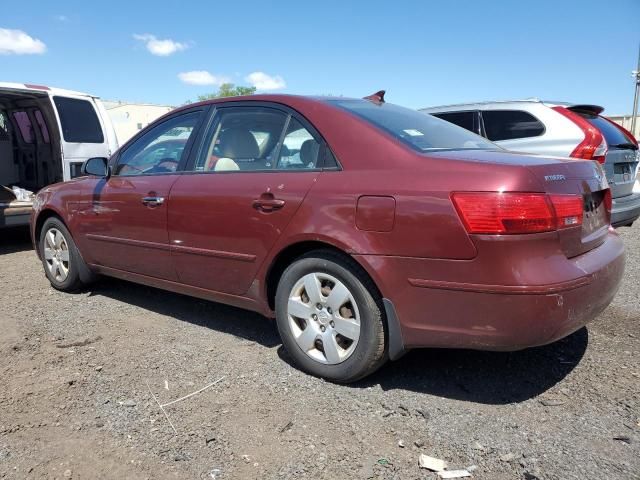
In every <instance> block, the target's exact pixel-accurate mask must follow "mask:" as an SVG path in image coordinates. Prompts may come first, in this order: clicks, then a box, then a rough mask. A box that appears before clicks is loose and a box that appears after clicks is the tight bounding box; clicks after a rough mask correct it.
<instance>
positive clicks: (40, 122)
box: [34, 110, 49, 143]
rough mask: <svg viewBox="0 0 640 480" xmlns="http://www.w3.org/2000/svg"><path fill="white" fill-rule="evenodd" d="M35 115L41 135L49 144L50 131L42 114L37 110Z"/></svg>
mask: <svg viewBox="0 0 640 480" xmlns="http://www.w3.org/2000/svg"><path fill="white" fill-rule="evenodd" d="M34 115H35V117H36V123H37V124H38V127H40V133H41V134H42V139H43V140H44V143H49V129H48V128H47V123H46V122H45V121H44V117H43V116H42V112H41V111H40V110H36V111H35V113H34Z"/></svg>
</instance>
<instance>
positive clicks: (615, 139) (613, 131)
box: [574, 110, 633, 148]
mask: <svg viewBox="0 0 640 480" xmlns="http://www.w3.org/2000/svg"><path fill="white" fill-rule="evenodd" d="M574 111H575V110H574ZM575 113H577V114H578V115H580V116H581V117H582V118H584V119H585V120H586V121H587V122H589V123H590V124H591V125H593V126H594V127H596V128H597V129H598V130H600V133H602V136H603V137H604V139H605V141H606V142H607V145H608V146H609V147H614V148H615V147H618V146H628V145H629V144H633V141H632V140H631V139H630V138H629V137H628V136H627V135H626V134H625V133H624V132H623V131H622V130H620V129H619V128H617V127H616V126H615V125H613V124H612V123H611V122H609V121H608V120H607V119H606V118H602V117H601V116H600V115H594V114H592V113H587V112H580V111H575Z"/></svg>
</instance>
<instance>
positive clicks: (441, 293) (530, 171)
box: [31, 93, 624, 382]
mask: <svg viewBox="0 0 640 480" xmlns="http://www.w3.org/2000/svg"><path fill="white" fill-rule="evenodd" d="M167 142H169V143H167ZM171 145H179V146H180V148H178V149H172V150H171V152H167V151H166V148H165V147H166V146H171ZM157 146H159V148H156V147H157ZM84 172H85V174H86V176H85V177H82V178H77V179H75V180H72V181H70V182H66V183H64V184H58V185H52V186H49V187H47V188H45V189H43V190H42V191H40V192H39V193H38V196H37V199H36V202H35V207H34V212H33V217H32V222H31V230H32V236H33V240H34V244H35V246H36V250H37V252H38V254H39V256H40V258H41V259H42V263H43V266H44V270H45V273H46V275H47V277H48V279H49V281H50V282H51V284H52V285H53V286H54V287H55V288H57V289H59V290H63V291H71V290H76V289H78V288H80V287H82V286H83V285H84V284H87V283H88V282H90V281H91V280H93V279H94V278H95V277H96V275H100V274H101V275H109V276H113V277H118V278H121V279H125V280H130V281H134V282H138V283H143V284H146V285H151V286H153V287H158V288H164V289H167V290H171V291H174V292H180V293H183V294H187V295H192V296H195V297H200V298H205V299H209V300H214V301H217V302H223V303H227V304H230V305H235V306H238V307H242V308H246V309H249V310H254V311H257V312H260V313H262V314H264V315H266V316H269V317H275V318H276V320H277V324H278V329H279V331H280V335H281V337H282V342H283V344H284V346H285V347H286V349H287V351H288V352H289V354H290V355H291V356H292V357H293V359H294V360H295V362H296V363H297V365H299V366H300V368H302V369H304V370H306V371H307V372H310V373H313V374H315V375H319V376H322V377H325V378H328V379H330V380H333V381H338V382H351V381H354V380H357V379H359V378H362V377H364V376H365V375H367V374H369V373H371V372H373V371H374V370H376V369H377V368H378V367H380V366H381V365H382V364H383V363H384V362H385V361H386V360H387V359H388V358H389V359H392V360H393V359H396V358H398V357H399V356H401V355H402V353H403V352H405V351H406V350H408V349H412V348H416V347H464V348H474V349H486V350H517V349H522V348H526V347H530V346H535V345H542V344H546V343H549V342H553V341H555V340H557V339H559V338H562V337H564V336H566V335H568V334H570V333H571V332H573V331H575V330H576V329H578V328H580V327H582V326H583V325H585V324H586V323H587V322H588V321H589V320H591V319H593V318H594V317H595V316H597V315H598V314H599V313H600V312H601V311H602V310H603V309H604V308H605V307H606V306H607V305H608V304H609V303H610V302H611V300H612V298H613V296H614V295H615V293H616V290H617V288H618V285H619V283H620V280H621V277H622V275H623V270H624V251H623V246H622V242H621V240H620V239H619V238H618V235H617V234H616V233H615V232H614V231H613V230H612V229H611V228H610V226H609V221H610V210H611V195H610V192H609V188H608V185H607V181H606V178H605V176H604V174H603V171H602V168H601V166H600V165H599V164H598V163H597V162H589V161H583V160H577V161H576V160H569V159H562V158H545V157H539V156H532V155H523V154H515V153H508V152H506V151H504V150H502V149H500V148H499V147H497V146H496V145H494V144H493V143H491V142H489V141H487V140H485V139H483V138H481V137H479V136H477V135H475V134H472V133H470V132H468V131H466V130H464V129H462V128H459V127H457V126H454V125H452V124H450V123H448V122H445V121H443V120H439V119H437V118H435V117H431V116H429V115H425V114H423V113H418V112H415V111H413V110H409V109H406V108H402V107H399V106H395V105H392V104H388V103H385V102H384V97H383V94H382V93H379V94H377V95H373V96H371V97H367V99H347V98H309V97H298V96H284V95H259V96H252V97H236V98H230V99H220V100H215V101H209V102H204V103H199V104H195V105H189V106H186V107H184V108H180V109H178V110H175V111H173V112H171V113H169V114H168V115H166V116H164V117H163V118H161V119H159V120H157V121H156V122H155V123H153V124H152V125H150V126H149V127H147V128H146V129H145V130H144V131H142V132H140V133H139V134H138V135H137V136H136V137H134V138H133V139H132V140H131V141H129V142H128V143H127V144H126V145H125V146H124V147H123V148H121V149H120V151H118V152H117V153H116V154H115V155H114V156H113V157H112V158H110V159H108V160H107V159H103V158H94V159H90V160H88V161H87V163H86V164H85V166H84Z"/></svg>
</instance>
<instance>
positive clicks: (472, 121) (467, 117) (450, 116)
mask: <svg viewBox="0 0 640 480" xmlns="http://www.w3.org/2000/svg"><path fill="white" fill-rule="evenodd" d="M433 116H434V117H438V118H441V119H442V120H446V121H447V122H449V123H453V124H454V125H458V126H459V127H462V128H464V129H466V130H469V131H470V132H473V133H480V132H479V131H478V130H479V129H478V122H476V116H477V113H476V112H445V113H434V114H433Z"/></svg>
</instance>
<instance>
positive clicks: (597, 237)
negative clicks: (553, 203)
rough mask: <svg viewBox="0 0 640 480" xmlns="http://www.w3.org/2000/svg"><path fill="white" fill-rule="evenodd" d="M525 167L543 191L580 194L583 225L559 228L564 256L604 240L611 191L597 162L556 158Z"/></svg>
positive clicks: (588, 248)
mask: <svg viewBox="0 0 640 480" xmlns="http://www.w3.org/2000/svg"><path fill="white" fill-rule="evenodd" d="M550 160H551V159H550ZM527 168H528V169H529V170H530V171H531V172H532V173H533V174H534V175H535V176H536V179H537V180H538V181H539V182H540V184H541V185H542V188H543V190H544V191H545V192H546V193H549V194H572V195H580V196H581V197H582V203H583V210H582V225H579V226H575V227H568V228H561V229H559V230H558V236H559V239H560V245H561V248H562V250H563V252H564V253H565V255H566V256H567V257H569V258H571V257H575V256H577V255H580V254H582V253H585V252H588V251H589V250H591V249H593V248H596V247H597V246H599V245H601V244H602V243H603V242H604V241H605V239H606V237H607V232H608V230H609V224H610V222H611V212H610V208H611V192H610V191H609V186H608V183H607V178H606V175H605V173H604V170H603V168H602V166H601V165H600V164H599V163H598V162H594V161H588V160H570V161H565V160H560V159H558V161H557V162H553V161H550V162H549V163H545V164H537V165H528V166H527Z"/></svg>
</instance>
